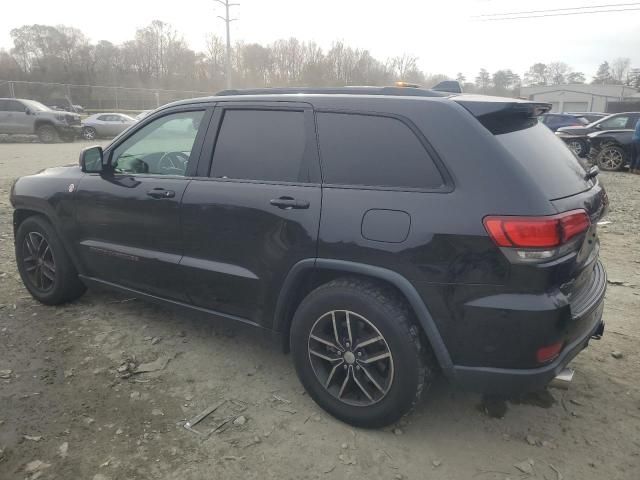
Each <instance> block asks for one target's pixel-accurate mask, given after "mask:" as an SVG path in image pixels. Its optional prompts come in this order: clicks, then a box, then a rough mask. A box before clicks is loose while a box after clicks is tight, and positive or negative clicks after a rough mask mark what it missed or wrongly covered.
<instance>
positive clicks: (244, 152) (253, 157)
mask: <svg viewBox="0 0 640 480" xmlns="http://www.w3.org/2000/svg"><path fill="white" fill-rule="evenodd" d="M305 145H306V136H305V127H304V112H296V111H279V110H227V111H226V112H225V113H224V117H223V119H222V126H221V127H220V132H219V133H218V139H217V141H216V147H215V151H214V154H213V166H212V168H211V176H212V177H218V178H235V179H242V180H265V181H276V182H278V181H279V182H298V181H306V180H308V174H307V173H306V169H305V168H304V162H303V160H304V152H305Z"/></svg>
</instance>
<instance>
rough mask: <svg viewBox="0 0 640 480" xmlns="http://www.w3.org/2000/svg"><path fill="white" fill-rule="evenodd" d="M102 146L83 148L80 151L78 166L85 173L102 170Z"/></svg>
mask: <svg viewBox="0 0 640 480" xmlns="http://www.w3.org/2000/svg"><path fill="white" fill-rule="evenodd" d="M102 156H103V155H102V147H100V146H96V147H89V148H85V149H84V150H83V151H82V153H80V168H82V171H83V172H85V173H100V172H102V171H103V165H102Z"/></svg>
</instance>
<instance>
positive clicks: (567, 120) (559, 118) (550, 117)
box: [540, 113, 589, 132]
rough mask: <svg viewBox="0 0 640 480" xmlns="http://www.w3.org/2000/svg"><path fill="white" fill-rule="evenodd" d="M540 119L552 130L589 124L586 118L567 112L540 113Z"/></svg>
mask: <svg viewBox="0 0 640 480" xmlns="http://www.w3.org/2000/svg"><path fill="white" fill-rule="evenodd" d="M540 121H541V122H542V123H544V124H545V125H546V126H547V128H549V130H551V131H552V132H555V131H556V130H558V129H559V128H561V127H582V126H585V125H588V124H589V122H588V121H587V119H585V118H582V117H579V116H577V115H571V114H568V113H545V114H544V115H540Z"/></svg>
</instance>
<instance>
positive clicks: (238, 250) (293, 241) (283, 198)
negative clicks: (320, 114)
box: [181, 103, 322, 327]
mask: <svg viewBox="0 0 640 480" xmlns="http://www.w3.org/2000/svg"><path fill="white" fill-rule="evenodd" d="M313 123H314V122H313V112H312V110H311V108H310V107H309V106H307V105H305V104H284V103H283V104H280V105H277V106H274V105H270V104H254V105H248V104H246V103H243V104H225V107H224V108H222V107H218V108H217V109H216V112H215V114H214V119H213V121H212V125H211V127H210V128H209V131H210V132H214V135H213V136H212V137H208V138H207V145H206V146H205V148H203V157H202V161H204V159H205V152H206V155H207V156H208V159H211V158H212V164H211V168H210V172H207V171H203V172H201V175H203V176H199V177H198V178H195V179H194V180H193V181H192V182H191V183H190V184H189V186H188V188H187V190H186V192H185V195H184V199H183V202H182V222H183V232H184V242H185V249H184V257H183V258H182V260H181V264H182V266H183V269H184V276H185V279H186V285H187V291H188V294H189V298H190V301H191V302H192V303H194V304H195V305H197V306H200V307H203V308H207V309H209V310H214V311H217V312H220V313H223V314H226V315H228V316H231V317H234V318H236V319H240V320H245V321H249V322H251V323H255V324H262V325H264V326H267V327H269V326H270V324H269V322H270V320H271V319H272V316H273V311H274V309H275V303H276V300H277V297H278V293H279V292H280V288H281V287H282V284H283V282H284V279H285V277H286V275H287V273H288V272H289V270H290V269H291V267H292V266H293V265H295V264H296V263H297V262H298V261H300V260H302V259H307V258H314V257H315V256H316V247H317V237H318V227H319V222H320V203H321V195H322V193H321V188H320V179H319V166H318V156H317V155H318V153H317V146H316V142H315V129H314V125H313ZM215 132H217V138H216V135H215ZM214 144H215V148H214ZM202 161H201V163H202Z"/></svg>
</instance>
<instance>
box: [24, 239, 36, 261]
mask: <svg viewBox="0 0 640 480" xmlns="http://www.w3.org/2000/svg"><path fill="white" fill-rule="evenodd" d="M24 244H25V245H26V246H27V250H29V255H30V257H29V258H31V257H34V256H36V252H35V250H34V248H35V247H34V245H33V240H32V238H31V234H28V235H27V236H26V237H25V238H24Z"/></svg>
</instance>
